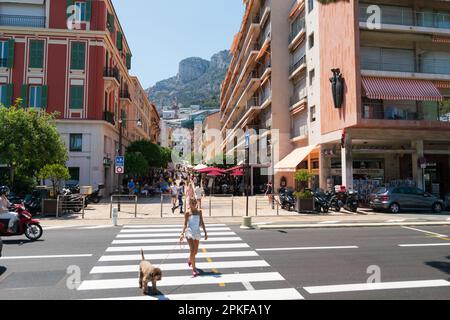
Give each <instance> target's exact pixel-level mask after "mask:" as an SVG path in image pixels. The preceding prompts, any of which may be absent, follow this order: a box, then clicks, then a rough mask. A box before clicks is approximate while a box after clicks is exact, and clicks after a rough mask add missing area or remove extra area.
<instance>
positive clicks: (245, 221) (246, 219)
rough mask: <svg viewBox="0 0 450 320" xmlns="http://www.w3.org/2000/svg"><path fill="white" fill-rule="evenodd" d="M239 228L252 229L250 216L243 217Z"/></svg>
mask: <svg viewBox="0 0 450 320" xmlns="http://www.w3.org/2000/svg"><path fill="white" fill-rule="evenodd" d="M241 229H244V230H251V229H253V225H252V217H244V218H243V220H242V225H241Z"/></svg>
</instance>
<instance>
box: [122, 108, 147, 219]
mask: <svg viewBox="0 0 450 320" xmlns="http://www.w3.org/2000/svg"><path fill="white" fill-rule="evenodd" d="M124 122H136V123H137V126H138V127H142V120H141V119H138V120H126V119H125V120H124V119H122V116H120V119H119V150H118V152H117V153H118V156H119V157H122V156H123V155H124V153H123V150H122V149H123V123H124ZM118 185H119V196H121V195H123V173H118ZM118 209H119V212H120V197H119V202H118Z"/></svg>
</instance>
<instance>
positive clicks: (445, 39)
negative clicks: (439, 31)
mask: <svg viewBox="0 0 450 320" xmlns="http://www.w3.org/2000/svg"><path fill="white" fill-rule="evenodd" d="M433 42H435V43H446V44H449V43H450V38H449V37H440V36H433Z"/></svg>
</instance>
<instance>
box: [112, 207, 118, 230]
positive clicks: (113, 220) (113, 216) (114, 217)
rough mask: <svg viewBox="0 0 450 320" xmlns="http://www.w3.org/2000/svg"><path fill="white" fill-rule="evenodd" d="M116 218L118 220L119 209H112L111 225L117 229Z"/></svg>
mask: <svg viewBox="0 0 450 320" xmlns="http://www.w3.org/2000/svg"><path fill="white" fill-rule="evenodd" d="M118 218H119V209H117V208H113V210H112V223H113V226H114V227H117V226H118V225H119V224H118Z"/></svg>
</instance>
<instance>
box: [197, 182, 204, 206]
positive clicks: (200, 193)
mask: <svg viewBox="0 0 450 320" xmlns="http://www.w3.org/2000/svg"><path fill="white" fill-rule="evenodd" d="M204 194H205V191H204V190H203V188H202V187H201V186H200V185H197V186H196V187H195V200H197V203H198V208H199V209H202V199H203V196H204Z"/></svg>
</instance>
